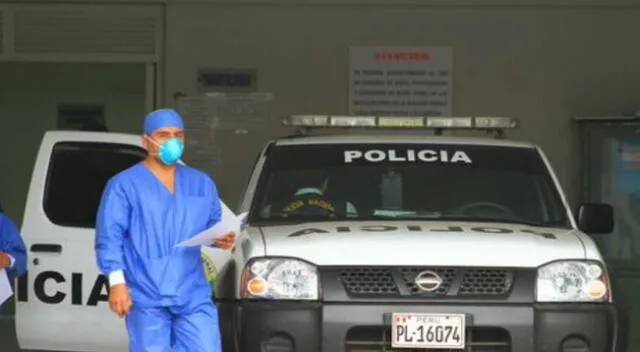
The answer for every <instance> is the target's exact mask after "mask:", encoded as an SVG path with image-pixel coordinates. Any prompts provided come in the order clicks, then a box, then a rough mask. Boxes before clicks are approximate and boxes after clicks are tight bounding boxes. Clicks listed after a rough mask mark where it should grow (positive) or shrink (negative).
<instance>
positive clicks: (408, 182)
mask: <svg viewBox="0 0 640 352" xmlns="http://www.w3.org/2000/svg"><path fill="white" fill-rule="evenodd" d="M379 219H384V220H408V219H411V220H417V219H428V220H442V221H447V220H449V221H485V222H486V221H489V222H512V223H522V224H529V225H532V226H550V227H568V226H569V223H568V218H567V214H566V211H565V208H564V206H563V203H562V201H561V198H560V195H559V193H558V190H557V188H556V186H555V184H554V182H553V180H552V178H551V176H550V174H549V172H548V171H547V167H546V164H545V163H544V161H543V159H542V157H541V155H540V153H539V152H538V151H537V150H536V149H534V148H520V147H505V146H483V145H452V144H322V145H285V146H274V147H273V148H271V149H270V151H269V154H268V155H267V159H266V162H265V165H264V168H263V172H262V175H261V177H260V180H259V182H258V187H257V189H256V193H255V198H254V202H253V203H252V209H251V212H250V215H249V221H250V222H252V223H256V224H260V225H269V224H273V225H276V224H287V223H299V222H305V221H352V220H379Z"/></svg>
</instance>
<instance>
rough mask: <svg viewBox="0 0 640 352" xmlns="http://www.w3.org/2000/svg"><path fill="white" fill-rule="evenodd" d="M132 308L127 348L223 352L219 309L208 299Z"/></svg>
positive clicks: (148, 351) (151, 351)
mask: <svg viewBox="0 0 640 352" xmlns="http://www.w3.org/2000/svg"><path fill="white" fill-rule="evenodd" d="M131 308H132V309H131V311H130V312H129V314H128V315H127V317H126V325H127V332H128V334H129V351H130V352H171V351H173V352H222V344H221V341H220V327H219V326H218V310H217V309H216V306H215V305H214V304H213V302H212V301H211V300H206V301H200V302H194V303H189V304H186V305H184V306H171V307H159V308H136V306H135V304H134V305H133V307H131Z"/></svg>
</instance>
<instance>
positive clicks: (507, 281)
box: [458, 269, 513, 296]
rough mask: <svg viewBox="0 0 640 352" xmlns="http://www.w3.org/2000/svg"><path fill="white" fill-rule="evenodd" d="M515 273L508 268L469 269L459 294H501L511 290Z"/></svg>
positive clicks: (465, 273)
mask: <svg viewBox="0 0 640 352" xmlns="http://www.w3.org/2000/svg"><path fill="white" fill-rule="evenodd" d="M512 284H513V273H512V272H510V271H508V270H495V269H486V270H482V269H481V270H467V271H465V272H464V276H463V277H462V285H461V286H460V291H458V294H460V295H464V296H501V295H504V294H506V293H508V292H509V289H510V288H511V285H512Z"/></svg>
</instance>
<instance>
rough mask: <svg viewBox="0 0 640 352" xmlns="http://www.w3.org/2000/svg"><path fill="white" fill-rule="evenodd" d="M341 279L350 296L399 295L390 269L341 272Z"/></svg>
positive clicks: (357, 269) (355, 269)
mask: <svg viewBox="0 0 640 352" xmlns="http://www.w3.org/2000/svg"><path fill="white" fill-rule="evenodd" d="M340 279H341V280H342V283H343V284H344V287H345V289H346V290H347V292H348V293H349V294H355V295H396V294H398V293H399V291H398V286H397V285H396V282H395V280H394V279H393V275H392V273H391V270H389V269H384V268H352V269H346V270H342V271H341V272H340Z"/></svg>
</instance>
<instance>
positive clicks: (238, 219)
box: [176, 213, 247, 247]
mask: <svg viewBox="0 0 640 352" xmlns="http://www.w3.org/2000/svg"><path fill="white" fill-rule="evenodd" d="M246 217H247V213H242V214H240V215H238V216H233V217H231V218H227V219H224V218H223V219H222V220H221V221H220V222H219V223H217V224H215V225H213V226H212V227H210V228H208V229H206V230H204V231H202V232H200V233H199V234H197V235H195V236H193V237H192V238H190V239H188V240H186V241H182V242H180V243H178V244H176V247H194V246H210V245H212V244H213V242H214V241H215V239H216V238H219V237H222V236H224V235H226V234H228V233H229V232H235V233H236V234H238V233H240V227H241V226H242V224H243V222H244V219H245V218H246Z"/></svg>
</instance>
